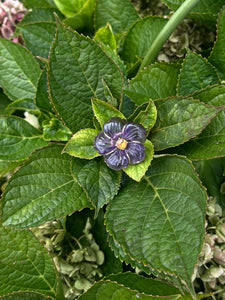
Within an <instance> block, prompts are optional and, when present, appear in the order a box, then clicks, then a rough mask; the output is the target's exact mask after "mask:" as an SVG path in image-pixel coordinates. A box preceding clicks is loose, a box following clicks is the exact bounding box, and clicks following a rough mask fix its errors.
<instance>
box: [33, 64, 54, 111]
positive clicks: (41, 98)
mask: <svg viewBox="0 0 225 300" xmlns="http://www.w3.org/2000/svg"><path fill="white" fill-rule="evenodd" d="M35 102H36V105H37V107H39V108H40V109H42V110H44V111H49V112H52V105H51V104H50V100H49V94H48V82H47V73H46V70H45V69H44V70H43V71H42V73H41V76H40V78H39V80H38V84H37V93H36V99H35Z"/></svg>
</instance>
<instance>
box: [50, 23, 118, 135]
mask: <svg viewBox="0 0 225 300" xmlns="http://www.w3.org/2000/svg"><path fill="white" fill-rule="evenodd" d="M65 57H66V59H65ZM87 57H88V59H87ZM48 78H49V86H50V94H51V99H52V102H53V104H54V107H55V109H56V110H57V111H58V113H59V115H60V116H61V118H62V119H63V120H64V123H65V125H66V126H67V127H68V128H69V129H71V130H72V131H73V132H76V131H78V130H80V129H82V128H88V127H92V126H93V121H92V119H93V112H92V107H91V98H93V97H94V98H99V99H101V100H107V99H106V97H105V93H104V86H103V80H104V82H105V83H106V84H107V86H108V87H109V89H110V91H111V93H112V95H113V97H114V98H115V99H118V100H119V101H120V99H121V93H122V85H123V79H122V74H121V72H120V70H119V68H118V67H117V66H116V64H115V63H114V62H113V61H112V60H111V59H110V58H109V57H107V56H106V54H105V53H104V52H103V51H102V49H101V48H100V47H99V46H98V45H97V44H96V43H95V42H94V41H92V40H91V39H89V38H87V37H85V36H83V35H79V34H78V33H76V32H73V31H71V30H69V29H67V28H65V27H64V26H62V25H61V24H60V23H58V31H57V35H56V39H55V41H54V44H53V47H52V51H51V54H50V62H49V69H48Z"/></svg>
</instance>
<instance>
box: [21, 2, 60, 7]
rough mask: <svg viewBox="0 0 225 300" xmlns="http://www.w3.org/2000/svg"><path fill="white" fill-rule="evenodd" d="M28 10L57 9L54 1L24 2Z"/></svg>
mask: <svg viewBox="0 0 225 300" xmlns="http://www.w3.org/2000/svg"><path fill="white" fill-rule="evenodd" d="M23 4H24V6H25V7H26V8H32V9H33V8H51V7H56V5H55V3H54V0H23Z"/></svg>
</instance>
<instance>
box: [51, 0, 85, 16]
mask: <svg viewBox="0 0 225 300" xmlns="http://www.w3.org/2000/svg"><path fill="white" fill-rule="evenodd" d="M86 1H87V0H67V1H64V0H54V2H55V4H56V6H57V7H58V9H59V10H60V11H61V12H62V13H63V14H64V15H65V16H67V17H73V16H74V15H75V14H76V13H77V12H78V11H79V10H80V9H81V8H82V6H83V5H84V4H85V2H86Z"/></svg>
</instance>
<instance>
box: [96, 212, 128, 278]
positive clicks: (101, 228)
mask: <svg viewBox="0 0 225 300" xmlns="http://www.w3.org/2000/svg"><path fill="white" fill-rule="evenodd" d="M91 232H92V234H93V236H94V239H95V241H96V243H97V244H98V245H99V247H100V249H101V250H102V251H103V252H104V256H105V260H104V263H103V264H102V265H101V271H102V274H103V275H104V276H106V275H109V274H116V273H119V272H122V271H123V266H122V262H121V261H120V260H119V259H118V258H116V257H115V255H114V253H113V251H112V250H111V249H110V247H109V243H108V237H109V235H108V233H107V232H106V228H105V225H104V211H103V209H101V210H100V211H99V214H98V217H97V218H96V219H95V220H94V221H93V224H92V229H91Z"/></svg>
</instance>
